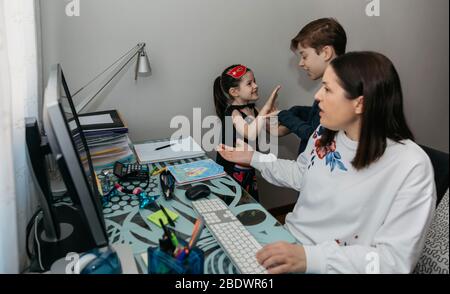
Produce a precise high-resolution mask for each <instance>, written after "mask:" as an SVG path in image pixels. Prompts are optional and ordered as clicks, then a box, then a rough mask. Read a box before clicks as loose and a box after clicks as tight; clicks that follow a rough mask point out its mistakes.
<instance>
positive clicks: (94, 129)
mask: <svg viewBox="0 0 450 294" xmlns="http://www.w3.org/2000/svg"><path fill="white" fill-rule="evenodd" d="M78 118H79V120H80V124H81V128H82V129H83V133H84V135H85V137H86V141H87V145H88V147H89V153H90V154H91V159H92V164H93V166H94V169H96V170H98V169H104V168H111V167H112V166H113V165H114V163H115V162H116V161H122V162H124V161H128V160H129V159H131V158H132V156H133V151H132V150H131V148H130V143H131V141H130V139H129V138H128V127H127V126H126V124H125V123H124V122H123V120H122V119H121V117H120V115H119V113H118V112H117V110H108V111H99V112H90V113H84V114H80V115H78ZM69 125H71V123H69ZM71 127H72V125H71ZM73 127H75V124H74V122H73Z"/></svg>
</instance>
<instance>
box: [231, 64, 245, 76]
mask: <svg viewBox="0 0 450 294" xmlns="http://www.w3.org/2000/svg"><path fill="white" fill-rule="evenodd" d="M246 73H247V67H245V66H243V65H238V66H235V67H233V68H232V69H230V70H229V71H227V75H229V76H231V77H233V78H235V79H240V78H241V77H242V76H243V75H245V74H246Z"/></svg>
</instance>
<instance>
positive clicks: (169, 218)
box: [159, 204, 175, 227]
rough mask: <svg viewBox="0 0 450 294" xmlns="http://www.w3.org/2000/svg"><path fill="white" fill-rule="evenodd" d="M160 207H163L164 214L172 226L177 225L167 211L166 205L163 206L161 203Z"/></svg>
mask: <svg viewBox="0 0 450 294" xmlns="http://www.w3.org/2000/svg"><path fill="white" fill-rule="evenodd" d="M159 207H160V208H161V210H162V212H163V213H164V215H165V216H166V218H167V221H168V222H169V224H170V225H171V226H172V227H175V223H174V222H173V220H172V218H171V217H170V216H169V214H168V213H167V211H166V209H165V208H164V206H162V205H161V204H159Z"/></svg>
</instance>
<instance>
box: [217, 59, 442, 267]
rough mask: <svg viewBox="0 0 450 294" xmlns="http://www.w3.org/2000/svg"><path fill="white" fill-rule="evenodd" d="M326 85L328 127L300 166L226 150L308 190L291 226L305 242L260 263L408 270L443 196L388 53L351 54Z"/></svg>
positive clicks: (330, 70)
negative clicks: (437, 189) (413, 129)
mask: <svg viewBox="0 0 450 294" xmlns="http://www.w3.org/2000/svg"><path fill="white" fill-rule="evenodd" d="M322 84H323V85H322V88H321V89H320V90H319V91H318V93H317V94H316V97H315V99H316V101H317V102H318V103H319V108H320V123H321V126H319V127H318V128H317V130H316V131H315V132H314V133H313V135H312V136H311V138H310V139H309V142H308V145H307V147H306V150H305V151H304V152H303V153H302V154H300V156H299V157H298V159H297V161H290V160H282V159H277V158H275V156H274V155H271V154H268V155H265V154H261V153H259V152H255V151H252V150H248V149H247V150H246V151H236V150H234V148H231V147H227V146H219V150H218V151H219V152H220V154H221V155H222V156H223V157H224V158H225V159H227V160H229V161H232V162H242V163H247V164H251V166H253V167H255V168H257V169H258V170H260V171H261V174H262V176H263V177H264V178H265V179H266V180H268V181H269V182H271V183H273V184H275V185H279V186H285V187H291V188H294V189H296V190H298V191H300V192H301V193H300V197H299V200H298V201H297V204H296V206H295V208H294V211H293V212H291V213H289V214H288V215H287V217H286V225H285V226H286V228H287V229H288V230H289V231H290V232H291V233H292V234H293V235H294V236H295V237H296V239H297V240H298V242H299V243H300V244H301V245H300V244H289V243H286V242H277V243H274V244H269V245H267V246H265V247H264V248H262V249H261V250H260V251H259V252H258V253H257V256H256V257H257V259H258V261H259V262H260V263H261V264H262V265H263V266H264V267H266V268H268V269H269V273H286V272H307V273H410V272H411V271H412V270H413V269H414V266H415V264H416V263H417V260H418V258H419V256H420V254H421V251H422V249H423V246H424V240H425V235H426V231H427V228H428V225H429V223H430V220H431V217H432V214H433V209H434V207H435V198H436V192H435V184H434V178H433V168H432V165H431V162H430V160H429V159H428V157H427V155H426V154H425V152H424V151H423V150H422V149H421V148H420V147H419V146H418V145H416V144H415V143H414V142H413V141H412V140H413V135H412V133H411V131H410V130H409V128H408V125H407V123H406V121H405V117H404V114H403V97H402V90H401V86H400V80H399V77H398V74H397V71H396V70H395V68H394V66H393V64H392V63H391V61H390V60H389V59H387V58H386V57H385V56H383V55H381V54H378V53H374V52H354V53H349V54H345V55H343V56H340V57H337V58H336V59H335V60H333V61H332V62H331V64H330V65H329V66H328V67H327V69H326V70H325V73H324V76H323V80H322ZM240 144H242V145H244V143H242V142H241V143H240ZM238 145H239V144H238ZM241 150H242V149H241Z"/></svg>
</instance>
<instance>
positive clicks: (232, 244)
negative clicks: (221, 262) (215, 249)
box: [192, 198, 267, 274]
mask: <svg viewBox="0 0 450 294" xmlns="http://www.w3.org/2000/svg"><path fill="white" fill-rule="evenodd" d="M192 206H193V208H194V210H195V211H196V212H197V213H198V214H199V215H200V216H202V218H203V220H204V222H205V224H206V227H207V228H208V229H209V231H210V232H211V234H212V235H213V236H214V238H215V239H216V240H217V242H218V243H219V245H220V246H221V247H222V249H223V250H224V251H225V253H226V254H227V255H228V257H229V258H230V260H231V262H232V263H233V264H234V265H235V266H236V267H237V269H238V270H239V271H240V272H241V273H242V274H267V270H266V269H265V268H264V267H263V266H261V265H260V264H259V263H258V261H257V260H256V252H257V251H258V250H259V249H261V248H262V246H261V244H259V243H258V241H256V239H255V237H253V235H251V234H250V232H249V231H248V230H247V229H246V228H245V227H244V225H243V224H242V223H241V222H240V221H239V220H238V219H237V218H236V217H235V216H234V214H233V213H232V212H231V210H230V209H229V208H228V206H227V205H226V204H225V203H224V202H223V201H222V200H220V199H218V198H214V199H201V200H196V201H193V202H192Z"/></svg>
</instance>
